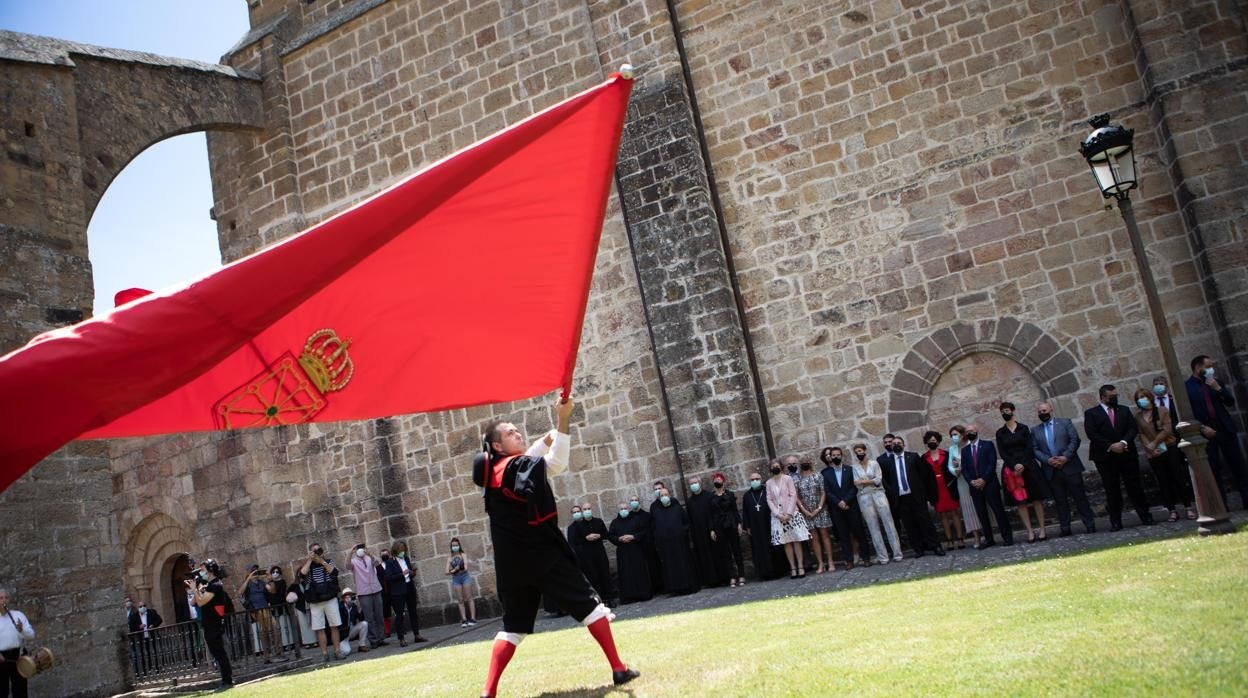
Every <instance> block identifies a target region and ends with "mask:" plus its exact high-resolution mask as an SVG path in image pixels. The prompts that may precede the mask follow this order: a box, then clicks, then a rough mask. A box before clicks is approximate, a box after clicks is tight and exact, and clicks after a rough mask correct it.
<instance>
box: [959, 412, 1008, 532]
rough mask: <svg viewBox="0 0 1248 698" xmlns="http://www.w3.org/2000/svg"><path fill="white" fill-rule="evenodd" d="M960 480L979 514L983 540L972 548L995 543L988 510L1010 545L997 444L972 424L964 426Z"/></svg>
mask: <svg viewBox="0 0 1248 698" xmlns="http://www.w3.org/2000/svg"><path fill="white" fill-rule="evenodd" d="M962 479H964V480H966V483H967V484H968V485H970V487H971V501H972V502H974V504H975V513H976V515H978V516H979V527H980V529H982V530H983V532H984V542H982V543H980V544H978V545H976V546H975V549H976V550H984V549H985V548H991V547H992V546H994V545H996V539H995V538H993V535H992V519H990V518H988V512H990V511H991V512H992V516H994V517H995V518H996V520H997V528H999V529H1001V540H1002V542H1003V544H1004V545H1014V530H1013V529H1012V528H1010V520H1009V519H1008V518H1006V516H1005V505H1004V503H1003V502H1002V501H1001V481H1000V480H999V479H997V447H996V446H995V445H994V444H993V443H992V442H991V441H988V440H980V438H979V428H978V427H976V426H974V425H971V426H969V427H967V428H966V445H965V446H963V447H962Z"/></svg>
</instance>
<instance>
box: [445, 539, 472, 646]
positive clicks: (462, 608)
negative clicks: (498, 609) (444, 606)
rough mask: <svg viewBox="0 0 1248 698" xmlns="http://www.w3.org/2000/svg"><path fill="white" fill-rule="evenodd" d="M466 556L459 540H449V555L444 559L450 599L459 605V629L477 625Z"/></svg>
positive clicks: (470, 576)
mask: <svg viewBox="0 0 1248 698" xmlns="http://www.w3.org/2000/svg"><path fill="white" fill-rule="evenodd" d="M468 566H469V565H468V554H467V553H465V552H464V546H463V544H461V543H460V542H459V538H452V539H451V554H450V555H449V556H448V557H447V558H446V574H448V575H450V577H451V597H452V598H454V599H455V601H456V603H458V604H459V627H461V628H471V627H472V626H474V625H476V624H477V607H476V603H475V602H474V601H473V598H472V574H470V573H469V572H468Z"/></svg>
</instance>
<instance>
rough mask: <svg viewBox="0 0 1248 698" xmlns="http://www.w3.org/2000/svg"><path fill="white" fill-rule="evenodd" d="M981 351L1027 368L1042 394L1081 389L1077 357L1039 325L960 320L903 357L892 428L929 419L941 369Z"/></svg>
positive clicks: (893, 393)
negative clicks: (1077, 373) (1077, 371)
mask: <svg viewBox="0 0 1248 698" xmlns="http://www.w3.org/2000/svg"><path fill="white" fill-rule="evenodd" d="M982 352H987V353H992V354H999V355H1001V356H1004V357H1006V358H1008V359H1010V360H1012V361H1014V362H1016V363H1018V364H1019V365H1021V366H1022V367H1023V368H1024V369H1026V371H1027V372H1028V373H1030V374H1031V376H1032V378H1034V379H1035V381H1036V383H1037V384H1038V385H1039V388H1040V396H1039V398H1040V399H1051V398H1054V397H1057V396H1060V395H1068V394H1071V393H1074V392H1076V391H1077V390H1078V389H1079V385H1080V384H1079V378H1078V376H1077V375H1076V373H1075V372H1076V370H1077V368H1078V366H1079V360H1078V358H1077V357H1076V356H1075V355H1074V354H1073V353H1071V351H1070V349H1068V348H1066V347H1063V346H1062V345H1061V344H1059V343H1058V342H1057V340H1056V339H1054V338H1053V337H1052V336H1051V335H1049V334H1048V333H1047V332H1045V331H1044V330H1042V329H1040V328H1039V327H1037V326H1036V325H1033V324H1031V323H1029V322H1022V321H1019V320H1018V319H1016V318H1012V317H1005V318H1000V319H995V320H981V321H979V322H976V323H965V322H963V323H956V324H954V325H950V326H949V327H944V328H941V329H939V330H936V331H935V332H933V333H931V334H930V335H928V336H926V337H924V338H923V339H921V340H919V342H918V343H916V344H915V345H914V348H913V349H911V350H910V352H909V353H908V354H906V356H905V358H904V359H903V360H902V363H901V368H900V369H899V370H898V371H897V373H896V374H895V375H894V376H893V383H892V386H891V390H890V391H889V400H888V428H889V431H904V430H906V429H916V428H919V427H921V426H923V425H925V424H926V423H927V413H928V406H929V402H930V400H931V396H932V394H933V392H934V389H935V387H936V382H937V381H938V380H939V379H940V376H941V374H943V373H945V372H946V371H947V370H948V369H949V368H950V367H952V366H953V365H954V364H955V363H957V362H958V361H959V360H960V359H963V358H965V357H967V356H970V355H972V354H977V353H982ZM998 399H1000V398H999V397H998Z"/></svg>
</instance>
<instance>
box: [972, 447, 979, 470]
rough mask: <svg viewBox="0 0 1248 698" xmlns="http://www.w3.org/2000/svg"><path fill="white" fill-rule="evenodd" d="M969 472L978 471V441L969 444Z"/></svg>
mask: <svg viewBox="0 0 1248 698" xmlns="http://www.w3.org/2000/svg"><path fill="white" fill-rule="evenodd" d="M971 472H972V473H978V472H979V442H978V441H976V442H975V443H973V444H971Z"/></svg>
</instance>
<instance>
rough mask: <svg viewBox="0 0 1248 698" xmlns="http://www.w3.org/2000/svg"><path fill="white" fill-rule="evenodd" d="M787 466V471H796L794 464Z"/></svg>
mask: <svg viewBox="0 0 1248 698" xmlns="http://www.w3.org/2000/svg"><path fill="white" fill-rule="evenodd" d="M788 468H789V472H790V473H796V472H797V466H796V465H792V464H789V466H788Z"/></svg>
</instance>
